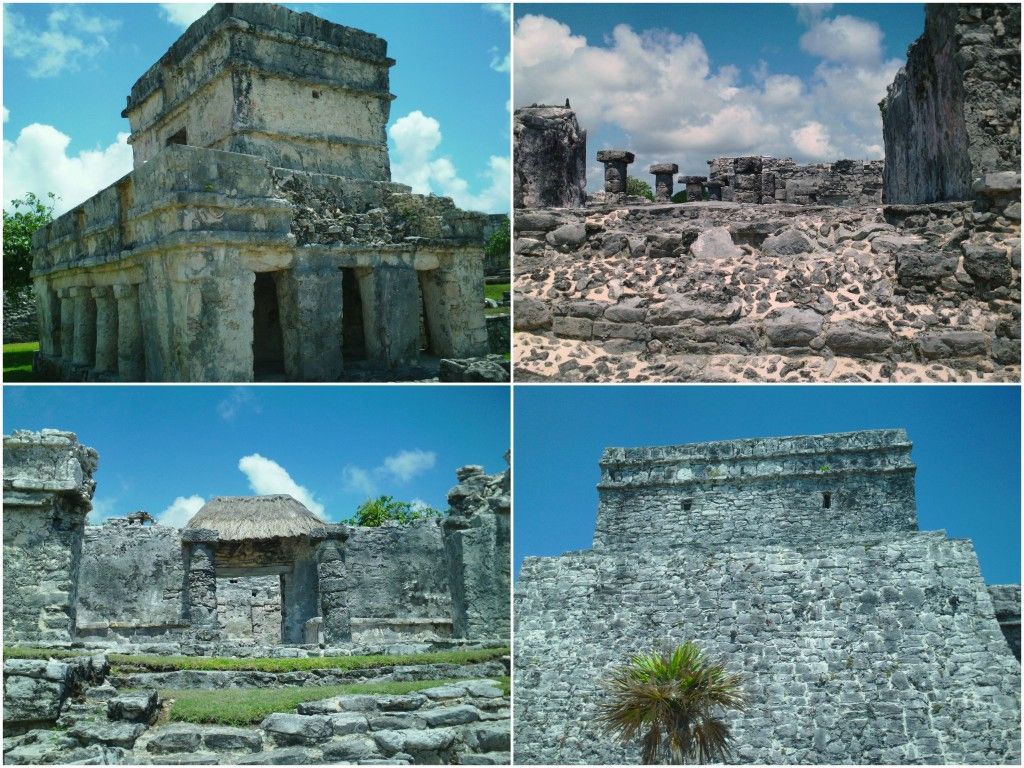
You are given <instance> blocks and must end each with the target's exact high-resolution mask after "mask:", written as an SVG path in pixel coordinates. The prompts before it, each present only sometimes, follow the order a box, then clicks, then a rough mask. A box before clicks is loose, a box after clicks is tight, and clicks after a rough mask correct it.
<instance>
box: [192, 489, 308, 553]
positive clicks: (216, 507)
mask: <svg viewBox="0 0 1024 768" xmlns="http://www.w3.org/2000/svg"><path fill="white" fill-rule="evenodd" d="M323 526H324V522H323V521H322V520H320V519H319V518H318V517H317V516H316V515H314V514H313V513H312V512H310V511H309V510H308V509H306V508H305V507H304V506H303V505H302V504H300V503H299V502H298V501H296V500H295V499H294V498H292V497H291V496H288V495H283V494H282V495H277V496H215V497H214V498H212V499H210V500H209V501H208V502H206V503H205V504H204V505H203V506H202V508H201V509H200V510H199V511H198V512H196V513H195V514H194V515H193V516H192V519H191V520H189V521H188V523H186V525H185V528H205V529H208V530H212V531H216V532H217V533H218V534H219V535H220V540H221V541H243V540H245V539H274V538H288V537H291V536H308V535H309V534H310V532H311V531H313V530H314V529H316V528H322V527H323Z"/></svg>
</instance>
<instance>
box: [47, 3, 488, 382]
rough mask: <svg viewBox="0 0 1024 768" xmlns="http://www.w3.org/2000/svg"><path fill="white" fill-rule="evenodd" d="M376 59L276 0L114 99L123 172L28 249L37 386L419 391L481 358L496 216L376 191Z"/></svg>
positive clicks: (205, 28) (186, 40)
mask: <svg viewBox="0 0 1024 768" xmlns="http://www.w3.org/2000/svg"><path fill="white" fill-rule="evenodd" d="M386 48H387V45H386V42H385V41H384V40H381V39H380V38H377V37H375V36H374V35H370V34H368V33H365V32H360V31H359V30H354V29H350V28H348V27H343V26H340V25H336V24H331V23H330V22H327V21H325V20H323V19H318V18H316V17H314V16H311V15H309V14H299V13H294V12H292V11H289V10H287V9H285V8H282V7H280V6H274V5H261V4H244V3H243V4H219V5H216V6H214V7H213V8H212V9H211V10H210V11H209V12H208V13H207V14H206V15H205V16H203V17H202V18H201V19H199V20H198V21H197V22H195V23H194V24H193V25H192V26H190V27H189V29H188V30H187V31H186V33H185V34H184V35H183V36H182V37H181V38H180V39H179V40H178V42H177V43H175V44H174V45H173V46H172V47H171V49H170V50H169V51H168V52H167V53H166V54H165V55H164V56H163V57H162V58H161V59H160V61H159V62H157V64H155V65H154V66H153V67H152V68H151V69H150V70H149V71H148V72H147V73H146V74H144V75H143V76H142V78H140V80H139V81H138V82H137V83H136V84H135V86H134V87H133V88H132V91H131V94H130V96H129V98H128V105H127V107H126V109H125V113H124V114H125V116H126V117H128V118H129V121H130V123H131V126H132V135H131V139H130V140H131V143H132V145H133V152H134V157H135V170H134V171H132V173H130V174H128V175H127V176H125V177H124V178H123V179H121V180H119V181H118V182H116V183H115V184H113V185H111V186H110V187H108V188H106V189H104V190H102V191H100V192H99V193H98V194H96V195H95V196H93V197H92V198H90V199H89V200H87V201H86V202H85V203H83V204H82V205H80V206H79V207H77V208H75V209H74V210H72V211H70V212H69V213H67V214H65V215H64V216H61V217H59V218H57V219H56V220H55V221H54V222H53V223H51V224H50V225H48V226H46V227H44V228H42V229H40V230H39V231H38V232H37V233H36V234H35V236H34V239H33V249H34V255H33V273H32V274H33V281H34V287H35V294H36V301H37V315H38V321H39V329H40V333H39V338H40V352H39V355H38V358H37V368H38V370H39V372H40V373H41V374H42V375H45V376H47V377H50V378H57V379H64V380H96V381H253V380H256V379H260V380H280V379H286V380H292V381H335V380H338V379H341V378H346V377H348V378H367V377H370V378H384V379H390V378H410V377H412V378H416V377H419V378H423V376H424V373H423V370H422V368H421V366H422V365H425V364H426V363H425V362H424V361H429V360H432V359H436V358H440V357H452V358H465V357H473V356H476V355H483V354H485V353H486V351H487V331H486V327H485V320H484V314H483V308H482V302H481V296H480V294H481V288H482V285H483V282H484V276H483V251H484V245H485V243H486V241H487V237H488V236H489V235H490V234H491V232H492V231H493V229H494V227H495V226H496V221H495V220H494V217H492V216H487V215H485V214H479V213H472V212H466V211H461V210H459V209H457V208H456V207H455V206H454V204H453V203H452V201H451V200H449V199H447V198H435V197H425V196H422V195H414V194H412V193H411V190H410V188H409V187H407V186H403V185H401V184H395V183H392V182H391V181H390V169H389V163H388V156H387V143H386V136H385V126H386V123H387V119H388V114H389V110H390V102H391V99H392V98H393V96H392V95H391V94H390V93H389V91H388V82H389V81H388V70H389V68H390V67H391V66H392V65H393V64H394V61H393V60H392V59H389V58H388V57H387V56H386ZM324 126H328V128H324Z"/></svg>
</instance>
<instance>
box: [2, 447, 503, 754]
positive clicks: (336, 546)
mask: <svg viewBox="0 0 1024 768" xmlns="http://www.w3.org/2000/svg"><path fill="white" fill-rule="evenodd" d="M97 463H98V456H97V454H96V451H94V450H92V449H91V448H87V447H85V446H83V445H82V444H81V443H79V442H78V440H77V438H76V436H75V435H74V434H72V433H68V432H60V431H56V430H44V431H43V432H41V433H34V432H15V433H14V434H12V435H10V436H5V438H4V643H5V645H6V646H8V647H15V648H17V647H21V646H33V647H39V646H43V647H47V648H53V649H57V650H60V649H81V653H82V654H84V656H81V657H77V658H76V659H74V660H72V661H71V662H67V664H65V665H64V666H61V665H60V664H59V663H58V662H57V661H54V660H53V659H51V660H50V661H46V660H34V659H18V658H13V659H6V660H5V668H4V679H5V686H4V728H5V734H7V735H12V736H14V735H17V734H20V733H24V732H25V731H26V730H29V729H42V730H31V732H30V733H29V734H28V735H27V736H25V737H23V738H25V739H26V741H25V742H24V743H22V742H19V741H17V740H15V741H13V742H11V741H9V740H7V739H5V748H4V751H5V762H25V761H27V762H54V761H56V762H75V761H76V760H75V759H72V758H73V757H77V758H85V757H91V758H97V757H101V758H102V761H103V762H122V763H124V762H127V763H133V762H134V763H137V762H140V759H141V760H142V761H145V762H149V761H152V760H153V759H154V757H155V756H160V759H158V760H157V762H180V761H181V759H180V756H177V755H172V754H170V753H175V752H178V751H182V752H187V751H189V750H188V749H181V748H180V746H181V744H179V742H181V739H180V738H179V739H178V741H177V742H175V741H174V738H176V737H174V738H172V737H173V734H174V733H178V731H176V730H173V728H179V726H171V727H172V732H171V735H170V736H168V735H166V734H163V731H159V730H151V731H149V732H147V731H146V728H145V726H146V725H147V724H150V723H151V718H152V711H153V710H152V707H150V706H149V705H148V704H147V705H146V707H145V710H146V711H145V712H144V713H143V715H140V716H139V718H137V719H138V722H132V723H122V722H117V721H118V720H119V719H126V720H131V719H132V718H119V717H115V716H114V715H111V714H109V708H108V707H107V703H106V701H105V700H104V701H102V702H100V703H101V704H102V708H103V709H104V713H105V714H103V715H102V716H100V717H98V722H97V720H96V719H95V718H93V719H90V718H92V717H93V715H92V714H90V715H89V717H86V718H85V720H84V721H82V722H79V720H78V719H76V718H77V717H78V715H76V713H79V714H81V712H85V713H91V710H90V706H92V707H93V709H95V704H93V705H90V703H89V702H90V699H89V695H86V699H85V701H84V703H83V702H82V701H80V698H81V695H82V691H83V690H84V689H89V686H92V687H95V686H97V685H101V684H102V685H106V686H107V689H105V690H108V689H109V685H110V684H113V686H114V688H131V689H136V688H147V687H156V688H172V689H173V688H190V687H195V686H197V685H198V686H199V687H203V686H205V685H207V683H210V684H211V685H213V686H214V687H224V686H227V687H243V688H244V687H253V686H256V687H259V686H260V685H267V686H270V685H273V684H274V683H275V681H277V682H280V683H281V684H287V685H324V684H328V683H332V682H334V683H337V682H343V681H344V679H346V678H344V674H342V677H341V678H338V679H334V680H332V679H330V678H329V677H328V678H327V679H324V676H325V675H327V673H326V672H323V671H319V672H316V673H314V672H306V673H302V674H304V675H305V677H304V678H303V677H301V675H300V678H301V679H299V678H295V677H294V675H293V676H292V677H290V678H289V677H288V675H284V677H283V679H282V681H278V680H277V678H276V677H274V676H266V677H264V678H259V679H257V680H255V681H254V680H253V677H252V673H238V674H239V675H241V677H240V678H239V679H237V680H236V679H235V678H232V677H231V676H230V675H231V674H232V673H216V672H210V673H204V674H206V675H207V676H214V678H212V679H210V680H207V679H206V678H204V677H202V676H199V677H197V674H198V673H196V672H187V671H181V672H167V673H163V677H161V676H160V675H159V674H158V675H156V677H155V678H154V676H153V675H152V674H151V675H149V676H147V675H145V674H136V675H134V676H131V675H129V676H127V678H125V676H124V675H123V674H122V675H121V676H117V675H115V676H112V677H111V676H109V674H108V672H107V670H106V669H105V667H104V665H105V664H106V661H105V660H104V658H103V657H101V656H96V654H99V653H104V652H108V651H115V652H120V653H137V652H143V653H150V654H157V655H159V656H164V655H174V654H185V655H190V656H191V655H204V656H232V657H260V658H263V657H296V656H298V657H305V656H308V657H317V656H323V655H327V656H332V655H349V654H353V653H355V654H359V653H364V654H365V653H415V652H420V651H424V650H437V649H456V648H502V647H507V646H508V642H509V641H508V638H509V632H510V629H509V628H510V606H509V557H510V549H509V541H510V520H509V516H510V504H509V490H510V486H509V473H508V471H505V472H503V473H500V474H496V475H487V474H485V473H484V471H483V469H482V468H481V467H477V466H468V467H463V468H461V469H460V470H458V472H457V476H458V485H456V486H455V487H454V488H453V489H452V490H451V491H450V493H449V496H448V503H449V505H450V509H449V511H448V514H447V515H446V516H444V517H443V518H428V519H423V520H418V521H413V522H412V523H409V524H406V525H401V526H399V525H397V524H386V525H383V526H381V527H379V528H365V527H353V526H347V525H343V524H331V523H326V522H324V521H322V520H320V519H319V518H317V517H316V516H315V515H313V514H312V513H311V512H310V511H309V510H308V509H306V508H305V507H304V506H303V505H302V504H300V503H299V502H298V501H296V500H295V499H294V498H292V497H291V496H248V497H218V498H214V499H211V500H210V501H209V502H207V503H206V505H205V506H204V507H203V508H202V509H200V511H199V512H197V513H196V514H195V515H194V516H193V517H192V519H191V520H190V521H189V522H188V524H187V525H185V527H184V528H182V529H180V530H179V529H177V528H173V527H168V526H163V525H144V524H141V523H134V522H132V519H131V518H130V517H129V518H112V519H108V520H106V521H104V523H103V524H102V525H88V524H87V523H86V516H87V515H88V514H89V512H90V510H91V508H92V503H91V498H92V495H93V492H94V489H95V486H96V483H95V481H94V480H93V474H94V472H95V471H96V468H97ZM96 659H98V660H96ZM93 660H96V661H93ZM48 665H49V666H48ZM51 667H53V669H54V670H56V671H54V672H53V674H51V672H50V671H48V670H50V668H51ZM395 669H396V670H399V671H394V672H391V673H389V674H390V675H391V676H392V678H393V679H395V680H403V679H404V680H415V679H428V680H429V679H437V678H439V677H440V678H447V677H454V676H455V675H454V674H453V672H452V666H451V665H448V667H447V668H444V665H441V667H440V668H439V667H437V665H435V666H434V667H426V668H424V670H425V671H423V672H417V669H418V668H412V669H411V671H410V670H406V671H405V672H401V671H400V669H399V668H398V667H396V668H395ZM468 673H469V674H468V675H467V676H476V677H486V678H493V677H496V676H501V675H505V674H507V670H506V669H505V667H504V665H503V664H502V663H501V662H500V661H491V662H487V663H482V664H476V665H472V664H471V665H469V668H468ZM246 674H248V675H249V676H248V677H245V675H246ZM403 674H404V675H406V676H405V677H403V676H402V675H403ZM416 674H420V675H426V677H425V678H423V677H420V678H417V677H416V676H415V675H416ZM217 675H220V677H216V676H217ZM355 679H356V680H358V679H359V678H355ZM104 680H105V681H106V682H104ZM261 681H262V682H261ZM492 688H493V684H492ZM482 690H483V688H481V691H482ZM87 693H88V692H87ZM114 693H117V691H114V692H113V693H111V695H113V694H114ZM96 695H98V694H96ZM119 695H120V694H119ZM125 695H128V694H125ZM147 695H148V694H147ZM153 695H154V697H155V695H156V694H155V693H154V694H153ZM480 695H482V696H485V698H486V696H495V695H497V696H499V698H496V699H493V700H492V702H491V704H490V705H486V706H489V707H490V708H491V711H492V712H493V714H492V715H490V716H488V717H489V718H490V719H493V720H495V721H496V722H495V723H494V729H497V730H498V731H500V730H501V729H502V728H504V734H505V736H504V742H502V738H501V737H500V734H498V735H497V736H494V734H491V736H490V737H488V739H489V740H487V739H483V737H482V736H479V734H476V731H472V732H470V731H467V732H466V733H464V734H460V733H456V732H455V731H454V730H453V729H451V728H447V726H451V725H457V724H464V723H473V725H472V726H469V725H467V726H466V727H467V728H469V729H472V728H477V729H479V728H480V727H481V723H480V722H478V721H479V720H481V719H487V718H483V716H481V715H479V712H477V713H476V714H468V715H467V711H463V710H460V715H459V717H461V718H463V719H458V718H456V720H453V721H447V720H446V719H445V718H446V716H445V713H444V712H441V713H439V714H438V715H437V722H436V723H435V722H433V720H432V719H431V716H429V715H427V714H423V715H422V716H423V718H425V721H424V720H417V719H415V718H414V719H413V720H412V721H410V723H407V724H404V725H403V724H397V725H396V724H395V722H397V721H393V720H392V721H389V722H390V724H387V723H386V722H384V721H382V724H381V725H380V726H379V727H380V728H399V729H403V728H406V727H414V726H419V727H421V728H428V726H429V727H430V728H432V727H434V726H446V728H445V730H444V738H441V737H442V734H440V733H435V734H434V735H433V736H430V737H429V738H427V737H426V736H423V737H422V738H427V741H428V742H429V744H433V746H432V747H431V746H429V744H428V745H427V746H424V745H422V744H421V745H420V746H418V747H416V746H410V747H409V749H404V748H403V747H402V744H403V742H402V738H404V737H402V738H398V737H395V738H397V741H396V740H395V738H392V740H391V741H387V740H386V739H384V737H380V740H378V741H380V743H378V742H375V741H373V738H376V737H373V738H371V740H370V742H369V743H368V744H367V743H362V742H360V745H357V746H359V749H358V750H355V751H351V750H350V751H348V752H346V751H345V750H346V749H349V747H351V746H352V745H349V746H348V747H345V746H344V745H342V744H337V743H335V742H333V741H331V739H332V731H331V728H330V727H329V724H328V726H327V727H326V730H325V731H324V732H323V733H320V732H319V731H316V729H317V728H321V726H322V723H320V721H319V720H316V721H315V722H314V720H315V717H319V718H321V719H324V717H325V715H326V713H327V711H328V710H330V707H331V706H335V705H327V704H324V705H322V706H324V707H327V709H326V710H324V711H323V712H314V711H312V710H311V711H309V712H306V713H305V714H303V713H302V712H301V711H300V714H299V715H282V717H292V718H295V717H298V718H299V720H298V721H297V722H299V724H300V725H303V727H305V726H309V727H310V728H314V731H315V732H314V733H313V734H312V735H309V738H308V739H305V738H304V737H303V738H300V737H298V736H295V735H294V734H292V735H291V736H289V735H288V733H287V732H285V733H283V734H281V733H277V731H275V727H276V726H274V725H273V724H272V723H271V724H268V723H264V724H263V726H262V729H263V732H262V734H261V733H259V732H256V733H255V735H254V733H253V732H248V733H249V735H248V736H247V737H246V738H247V739H250V737H251V739H255V742H254V743H255V744H257V746H256V748H253V749H251V748H249V747H248V746H246V745H248V744H249V742H248V741H245V740H243V742H238V741H237V739H236V740H235V741H230V740H229V741H230V743H231V744H234V745H235V746H234V747H231V746H228V747H225V748H224V749H223V750H216V749H214V750H213V752H218V751H223V752H226V753H229V756H230V754H234V757H233V758H231V759H227V758H226V757H225V756H223V755H222V756H220V757H219V758H218V756H217V755H212V756H208V759H207V760H206V761H205V762H214V763H216V762H225V761H227V762H232V761H233V760H234V759H235V758H237V757H238V755H237V754H235V753H236V752H237V751H238V750H239V749H241V751H242V752H246V753H249V752H256V753H258V754H256V755H253V756H252V757H253V758H260V759H258V760H255V762H260V763H266V762H270V763H273V762H275V760H276V759H278V757H280V759H281V760H284V759H285V758H288V759H289V760H294V759H297V760H298V761H299V762H347V761H358V760H370V759H384V758H387V757H391V756H392V755H394V754H396V753H400V752H404V753H408V752H409V751H410V750H412V751H414V752H416V753H417V754H419V755H420V759H421V760H425V761H428V762H429V761H431V759H432V760H433V761H434V762H450V761H451V760H452V759H454V755H455V754H456V753H457V752H458V753H460V754H462V753H464V754H471V753H476V752H490V751H498V752H501V751H505V752H507V751H508V746H507V741H508V720H507V712H505V713H504V714H502V711H501V709H500V707H498V708H497V709H496V708H495V705H496V704H500V703H501V702H502V701H503V699H502V698H500V691H499V692H498V693H497V694H494V693H488V694H486V695H485V694H483V693H481V694H480ZM474 697H477V694H470V693H466V692H465V691H463V692H462V693H461V694H460V693H458V692H456V693H455V694H451V695H449V696H444V695H441V696H440V697H439V702H438V704H441V705H445V706H447V705H458V706H463V705H464V704H465V705H466V706H469V705H472V706H477V704H480V702H477V701H476V699H475V698H474ZM106 698H110V697H109V696H106ZM460 698H465V699H466V702H462V703H460V702H459V701H458V700H459V699H460ZM424 701H425V699H423V697H420V698H419V699H415V702H417V704H416V706H419V704H422V703H423V702H424ZM154 702H155V699H154ZM474 702H476V703H474ZM506 703H507V702H506ZM407 705H408V707H409V708H416V707H415V706H413V701H410V702H407ZM310 706H311V707H312V705H310ZM318 706H320V705H319V704H318ZM395 706H396V707H399V706H400V705H399V704H398V703H396V705H395ZM480 706H485V705H484V704H480ZM486 706H485V708H486ZM341 708H342V709H345V707H341ZM364 708H365V705H364ZM314 709H315V708H314ZM478 709H479V707H478ZM333 711H334V712H337V711H338V707H337V706H335V708H334V710H333ZM306 715H308V716H310V717H313V716H314V715H315V717H314V720H303V719H302V718H303V717H305V716H306ZM82 716H83V717H85V715H82ZM360 716H361V717H363V718H364V720H365V715H360ZM272 717H276V715H275V716H272ZM345 717H348V718H351V717H352V716H351V715H345ZM61 718H63V719H61ZM386 720H387V718H385V721H386ZM289 722H291V721H289ZM424 722H426V725H424ZM55 723H56V724H57V725H58V726H62V725H63V726H64V729H65V730H67V729H68V728H71V729H72V730H74V729H75V728H77V729H78V730H77V731H75V733H74V738H71V739H70V742H67V743H64V742H60V743H58V742H59V739H60V738H61V735H60V731H59V730H58V731H53V730H52V728H53V726H54V724H55ZM360 723H363V721H360ZM293 725H294V723H293ZM371 726H372V723H371ZM282 727H284V726H282ZM346 727H349V726H346ZM487 727H490V726H487ZM228 730H231V729H228ZM366 730H367V729H366V727H365V723H363V725H362V726H360V727H359V728H356V729H355V730H341V731H339V730H338V729H335V731H334V732H333V733H334V736H343V737H345V736H347V735H348V734H351V733H356V732H360V733H362V732H365V731H366ZM371 730H373V728H372V727H371ZM492 730H493V729H492ZM202 733H206V732H205V731H204V732H202ZM202 733H201V734H200V736H202ZM489 733H490V732H489ZM144 734H145V737H143V735H144ZM317 734H319V735H317ZM165 736H166V739H165ZM200 736H197V737H195V738H197V739H198V738H200ZM364 737H365V738H370V737H367V736H366V735H365V733H364V734H363V736H360V738H364ZM189 738H192V737H189ZM203 738H205V736H203ZM409 738H412V736H410V737H409ZM53 739H57V740H58V742H54V741H52V740H53ZM139 739H141V740H140V741H139V742H138V744H137V745H136V740H139ZM160 739H165V740H166V741H167V742H168V743H167V744H163V741H160ZM251 739H250V740H251ZM431 739H432V741H431ZM482 739H483V741H481V740H482ZM381 740H383V741H381ZM154 741H155V742H156V743H155V744H153V742H154ZM187 741H188V740H187V739H186V742H187ZM484 741H486V744H485V743H484ZM239 743H242V744H243V746H242V747H238V746H237V745H238V744H239ZM417 743H418V742H417ZM502 743H504V746H501V744H502ZM174 744H178V748H172V747H173V746H174ZM197 744H198V742H197ZM133 745H134V750H135V751H134V752H133V751H132V749H133ZM261 745H262V746H261ZM295 745H301V746H303V748H304V749H305V748H307V747H314V746H315V747H316V748H317V749H318V750H323V751H316V752H310V751H309V750H307V751H306V752H302V754H300V755H298V757H296V755H291V757H288V755H280V756H277V755H275V754H269V752H267V751H263V750H264V747H265V748H266V750H270V749H271V748H273V747H293V746H295ZM488 745H490V746H488ZM207 746H210V744H207ZM111 747H117V748H118V749H119V750H121V751H117V750H115V751H114V752H110V751H109V748H111ZM197 748H198V747H197ZM75 749H85V750H86V751H85V752H74V750H75ZM331 749H334V750H335V752H334V754H335V759H324V758H325V756H327V755H328V754H329V752H330V750H331ZM352 749H355V748H354V747H352ZM12 750H14V752H13V755H14V757H11V752H12ZM19 750H20V751H19ZM40 750H42V752H40ZM47 750H49V751H47ZM104 750H106V751H104ZM442 753H443V754H442ZM44 754H47V755H50V756H51V757H52V758H53V759H43V757H42V755H44ZM289 754H291V753H289ZM19 755H20V757H19ZM492 758H493V756H492ZM396 759H401V758H396ZM481 759H483V758H481ZM470 762H473V760H470Z"/></svg>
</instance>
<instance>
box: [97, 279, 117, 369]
mask: <svg viewBox="0 0 1024 768" xmlns="http://www.w3.org/2000/svg"><path fill="white" fill-rule="evenodd" d="M92 298H93V300H94V301H95V302H96V365H95V369H96V372H97V373H116V372H117V304H116V303H115V302H114V291H113V289H112V288H111V287H110V286H109V285H101V286H96V287H95V288H93V289H92Z"/></svg>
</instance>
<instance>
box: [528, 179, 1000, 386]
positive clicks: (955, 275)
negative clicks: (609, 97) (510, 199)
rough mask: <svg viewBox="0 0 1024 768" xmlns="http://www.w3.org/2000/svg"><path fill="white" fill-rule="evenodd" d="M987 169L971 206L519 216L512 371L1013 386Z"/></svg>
mask: <svg viewBox="0 0 1024 768" xmlns="http://www.w3.org/2000/svg"><path fill="white" fill-rule="evenodd" d="M990 176H991V175H990ZM996 176H999V181H1000V183H1001V184H1003V183H1004V182H1005V183H1004V184H1003V187H1002V191H1001V192H1000V189H999V187H998V185H994V186H992V187H990V188H986V191H985V195H986V197H984V198H982V199H979V201H976V202H975V203H973V204H972V203H966V202H965V203H956V204H952V203H935V204H931V205H923V206H885V207H882V208H878V207H871V208H837V207H821V206H790V205H780V204H775V205H758V206H752V205H749V206H748V205H744V206H738V205H736V204H735V203H718V202H704V203H689V204H685V205H637V206H634V205H628V206H611V205H607V206H602V207H594V208H588V209H587V210H581V211H568V210H546V211H524V212H521V213H520V214H518V215H517V216H516V232H515V250H516V259H515V272H516V277H515V285H514V288H515V297H514V298H515V308H516V311H515V315H514V318H513V322H514V327H515V331H516V333H515V354H516V359H515V365H516V372H517V375H524V376H533V377H537V378H538V379H557V380H563V381H565V380H576V381H598V380H599V381H644V380H658V381H694V380H696V381H723V380H728V381H733V380H739V381H758V380H761V381H764V380H769V381H776V380H781V381H822V380H840V381H1004V380H1005V381H1016V380H1019V375H1020V374H1019V366H1020V225H1019V220H1018V219H1016V218H1014V211H1013V210H1012V207H1013V205H1014V203H1010V202H1009V201H1010V200H1012V199H1013V198H1014V195H1017V196H1019V188H1020V187H1019V176H1018V177H1017V178H1016V179H1010V178H1005V179H1004V178H1003V177H1002V176H1001V175H999V174H996ZM989 190H991V191H989ZM986 208H987V210H985V209H986Z"/></svg>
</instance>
